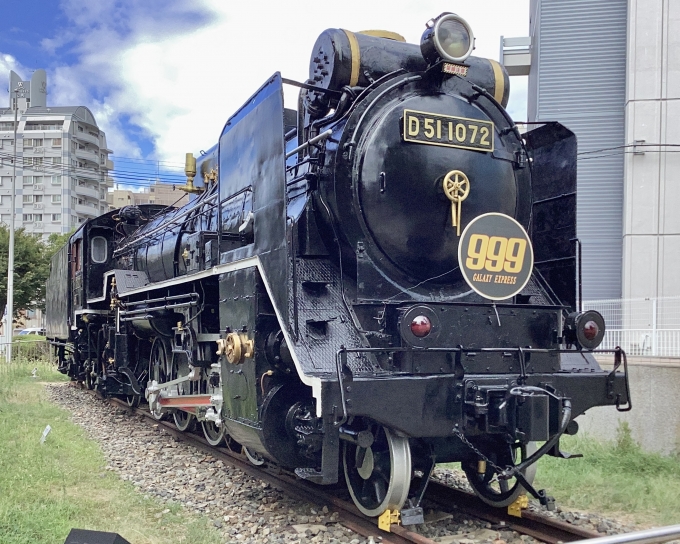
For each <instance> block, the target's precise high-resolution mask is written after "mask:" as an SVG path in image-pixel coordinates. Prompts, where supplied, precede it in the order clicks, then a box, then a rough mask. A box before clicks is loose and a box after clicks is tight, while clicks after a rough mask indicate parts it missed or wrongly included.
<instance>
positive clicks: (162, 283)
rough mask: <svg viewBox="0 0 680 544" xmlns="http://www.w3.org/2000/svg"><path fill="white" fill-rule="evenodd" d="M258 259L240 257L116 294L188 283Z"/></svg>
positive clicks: (246, 266)
mask: <svg viewBox="0 0 680 544" xmlns="http://www.w3.org/2000/svg"><path fill="white" fill-rule="evenodd" d="M258 264H259V259H258V258H257V257H248V258H247V259H242V260H240V261H235V262H233V263H226V264H218V265H217V266H214V267H213V268H211V269H210V270H204V271H203V272H199V273H198V274H190V275H186V276H178V277H176V278H171V279H169V280H163V281H159V282H156V283H149V284H147V285H145V286H144V287H137V288H136V289H131V290H130V291H126V292H125V294H119V295H118V296H119V297H121V298H123V297H129V296H130V295H138V294H140V293H146V292H147V291H153V290H155V289H164V288H166V287H172V286H173V285H180V284H182V283H188V282H191V281H195V280H201V279H203V278H208V277H210V276H215V275H217V274H222V273H224V272H233V271H235V270H243V269H244V268H252V267H254V266H258Z"/></svg>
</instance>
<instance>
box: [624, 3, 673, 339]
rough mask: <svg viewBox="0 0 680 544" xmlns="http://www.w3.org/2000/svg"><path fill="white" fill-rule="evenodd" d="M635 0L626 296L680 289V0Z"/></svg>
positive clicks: (629, 94)
mask: <svg viewBox="0 0 680 544" xmlns="http://www.w3.org/2000/svg"><path fill="white" fill-rule="evenodd" d="M629 2H630V9H629V21H628V25H629V30H628V33H629V41H628V92H627V100H626V120H627V122H626V141H627V143H628V144H632V143H633V142H635V141H642V140H644V143H645V145H644V146H639V147H638V148H637V149H636V150H635V151H637V153H634V152H633V151H634V150H633V149H632V148H627V150H626V151H627V153H626V154H625V166H626V168H625V179H626V182H625V187H626V190H625V204H624V230H623V234H624V273H623V295H624V297H626V298H647V297H649V298H653V297H669V296H680V281H678V278H679V277H680V272H679V271H680V176H679V174H678V173H679V172H680V152H679V151H680V123H679V122H678V121H679V120H680V39H679V36H680V2H677V0H629ZM658 325H659V326H661V327H667V328H677V320H676V321H673V324H672V325H671V324H670V323H669V322H666V321H664V320H663V319H662V316H661V315H660V316H659V318H658Z"/></svg>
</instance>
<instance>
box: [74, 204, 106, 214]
mask: <svg viewBox="0 0 680 544" xmlns="http://www.w3.org/2000/svg"><path fill="white" fill-rule="evenodd" d="M76 212H78V213H80V214H83V215H89V216H90V217H97V216H98V215H99V213H100V212H99V206H95V205H94V204H93V205H92V206H89V205H88V204H76Z"/></svg>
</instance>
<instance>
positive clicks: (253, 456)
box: [243, 446, 264, 467]
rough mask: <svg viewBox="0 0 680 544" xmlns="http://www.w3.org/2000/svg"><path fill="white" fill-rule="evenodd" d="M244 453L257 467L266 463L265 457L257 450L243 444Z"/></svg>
mask: <svg viewBox="0 0 680 544" xmlns="http://www.w3.org/2000/svg"><path fill="white" fill-rule="evenodd" d="M243 453H244V455H245V456H246V457H247V458H248V461H250V463H251V464H252V465H255V466H256V467H261V466H262V465H264V458H263V457H262V456H261V455H260V454H259V453H257V452H256V451H251V450H249V449H248V448H246V447H245V446H243Z"/></svg>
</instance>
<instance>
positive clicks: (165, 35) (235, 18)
mask: <svg viewBox="0 0 680 544" xmlns="http://www.w3.org/2000/svg"><path fill="white" fill-rule="evenodd" d="M63 7H64V9H65V11H66V13H67V15H68V16H69V17H70V18H71V20H72V23H73V26H72V28H71V30H70V37H74V38H75V39H77V40H78V41H77V49H76V51H77V53H78V55H79V62H78V63H77V64H76V65H73V66H64V67H60V68H58V69H56V71H55V73H54V74H53V75H51V76H50V78H51V81H49V82H48V83H49V84H50V87H51V90H52V96H51V97H50V99H49V100H50V103H52V104H55V105H56V104H76V103H78V104H86V105H89V106H90V108H91V109H92V110H93V113H94V114H95V116H96V118H97V120H98V123H99V124H100V125H101V127H102V128H103V129H104V130H106V132H107V138H108V141H109V147H111V148H112V149H113V150H114V151H115V153H116V154H118V155H121V156H123V155H124V156H134V157H138V156H141V151H140V150H139V149H138V147H137V146H136V145H135V144H134V143H132V142H130V140H129V138H126V133H125V130H124V125H123V123H122V119H123V117H126V118H127V119H129V121H130V122H131V123H133V124H135V125H137V126H138V127H139V128H140V130H141V131H143V133H144V134H145V135H146V136H147V137H148V138H150V139H151V140H152V141H153V143H154V145H155V148H156V153H155V155H156V157H157V158H159V159H161V160H169V161H172V162H177V163H181V162H182V161H183V155H184V153H185V152H187V151H194V152H197V151H198V150H199V149H207V148H208V147H210V146H211V145H212V144H213V143H215V142H216V140H217V138H218V136H219V133H220V131H221V129H222V127H223V125H224V123H225V121H226V120H227V118H228V117H229V116H230V115H231V114H232V113H233V112H234V111H235V110H236V109H237V108H238V107H239V106H240V105H241V104H242V103H243V102H244V101H245V100H246V99H247V98H248V97H249V96H250V95H251V94H252V93H253V92H254V91H255V90H256V89H257V88H258V87H259V85H260V84H262V83H263V82H264V81H265V80H266V78H268V77H269V76H270V75H271V74H272V73H273V72H275V71H281V72H282V74H283V75H284V77H288V78H291V79H297V80H305V79H306V78H307V70H308V63H309V54H310V52H311V48H312V46H313V44H314V42H315V40H316V38H317V36H318V35H319V34H320V33H321V32H322V31H323V30H324V29H326V28H329V27H340V28H348V29H350V30H365V29H369V28H383V29H387V30H392V31H395V32H399V33H401V34H403V35H404V36H405V37H406V39H407V41H410V42H414V43H418V41H419V39H420V35H421V33H422V31H423V29H424V23H425V22H426V21H427V20H428V19H429V18H431V17H433V16H436V15H438V14H439V13H441V12H442V11H444V10H448V9H452V8H451V6H450V5H444V4H442V3H441V2H435V1H432V0H422V1H420V2H416V1H412V0H393V1H392V2H390V4H389V9H387V8H385V4H381V5H380V6H378V5H377V4H375V6H374V5H371V4H370V3H369V2H367V1H366V0H363V1H362V0H345V1H344V2H343V3H342V9H328V10H323V11H319V10H318V9H311V7H310V4H309V3H308V2H302V1H300V0H294V1H288V2H274V1H263V0H254V1H251V2H248V4H247V5H243V4H240V3H236V2H225V1H223V0H200V1H197V2H192V3H191V9H192V10H193V12H192V11H190V8H189V7H188V6H187V3H185V2H182V1H178V0H175V1H166V2H162V3H159V2H156V1H147V2H139V1H135V0H128V1H126V2H116V1H114V0H104V1H99V2H85V3H83V2H81V1H78V2H76V1H75V0H67V1H65V2H63ZM158 8H162V9H158ZM453 8H454V9H457V10H458V13H459V14H460V15H461V16H463V17H464V18H466V19H467V20H468V22H469V23H470V24H471V26H472V28H473V29H474V31H475V35H476V38H477V41H476V45H477V50H476V51H475V54H476V55H478V56H486V57H491V58H498V51H499V37H500V35H501V34H505V35H506V36H519V35H526V34H527V33H528V26H529V9H528V0H521V1H514V2H507V0H482V1H478V2H475V3H467V4H461V5H460V7H458V6H453ZM201 14H202V16H201ZM43 45H44V47H46V48H56V47H58V46H59V45H60V42H54V41H50V40H47V41H45V42H44V44H43ZM524 89H526V85H524ZM295 92H296V91H293V93H288V94H287V95H286V99H287V100H288V99H289V98H291V97H293V96H294V93H295ZM525 92H526V91H525V90H524V93H525ZM90 96H95V97H96V98H95V99H92V98H89V97H90ZM511 96H512V100H513V102H512V110H513V111H514V112H516V114H520V118H521V117H523V116H524V115H522V113H523V109H522V108H523V103H524V102H525V100H522V99H520V100H519V103H518V102H517V101H516V99H515V94H513V93H511ZM290 105H291V106H293V105H294V104H290Z"/></svg>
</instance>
